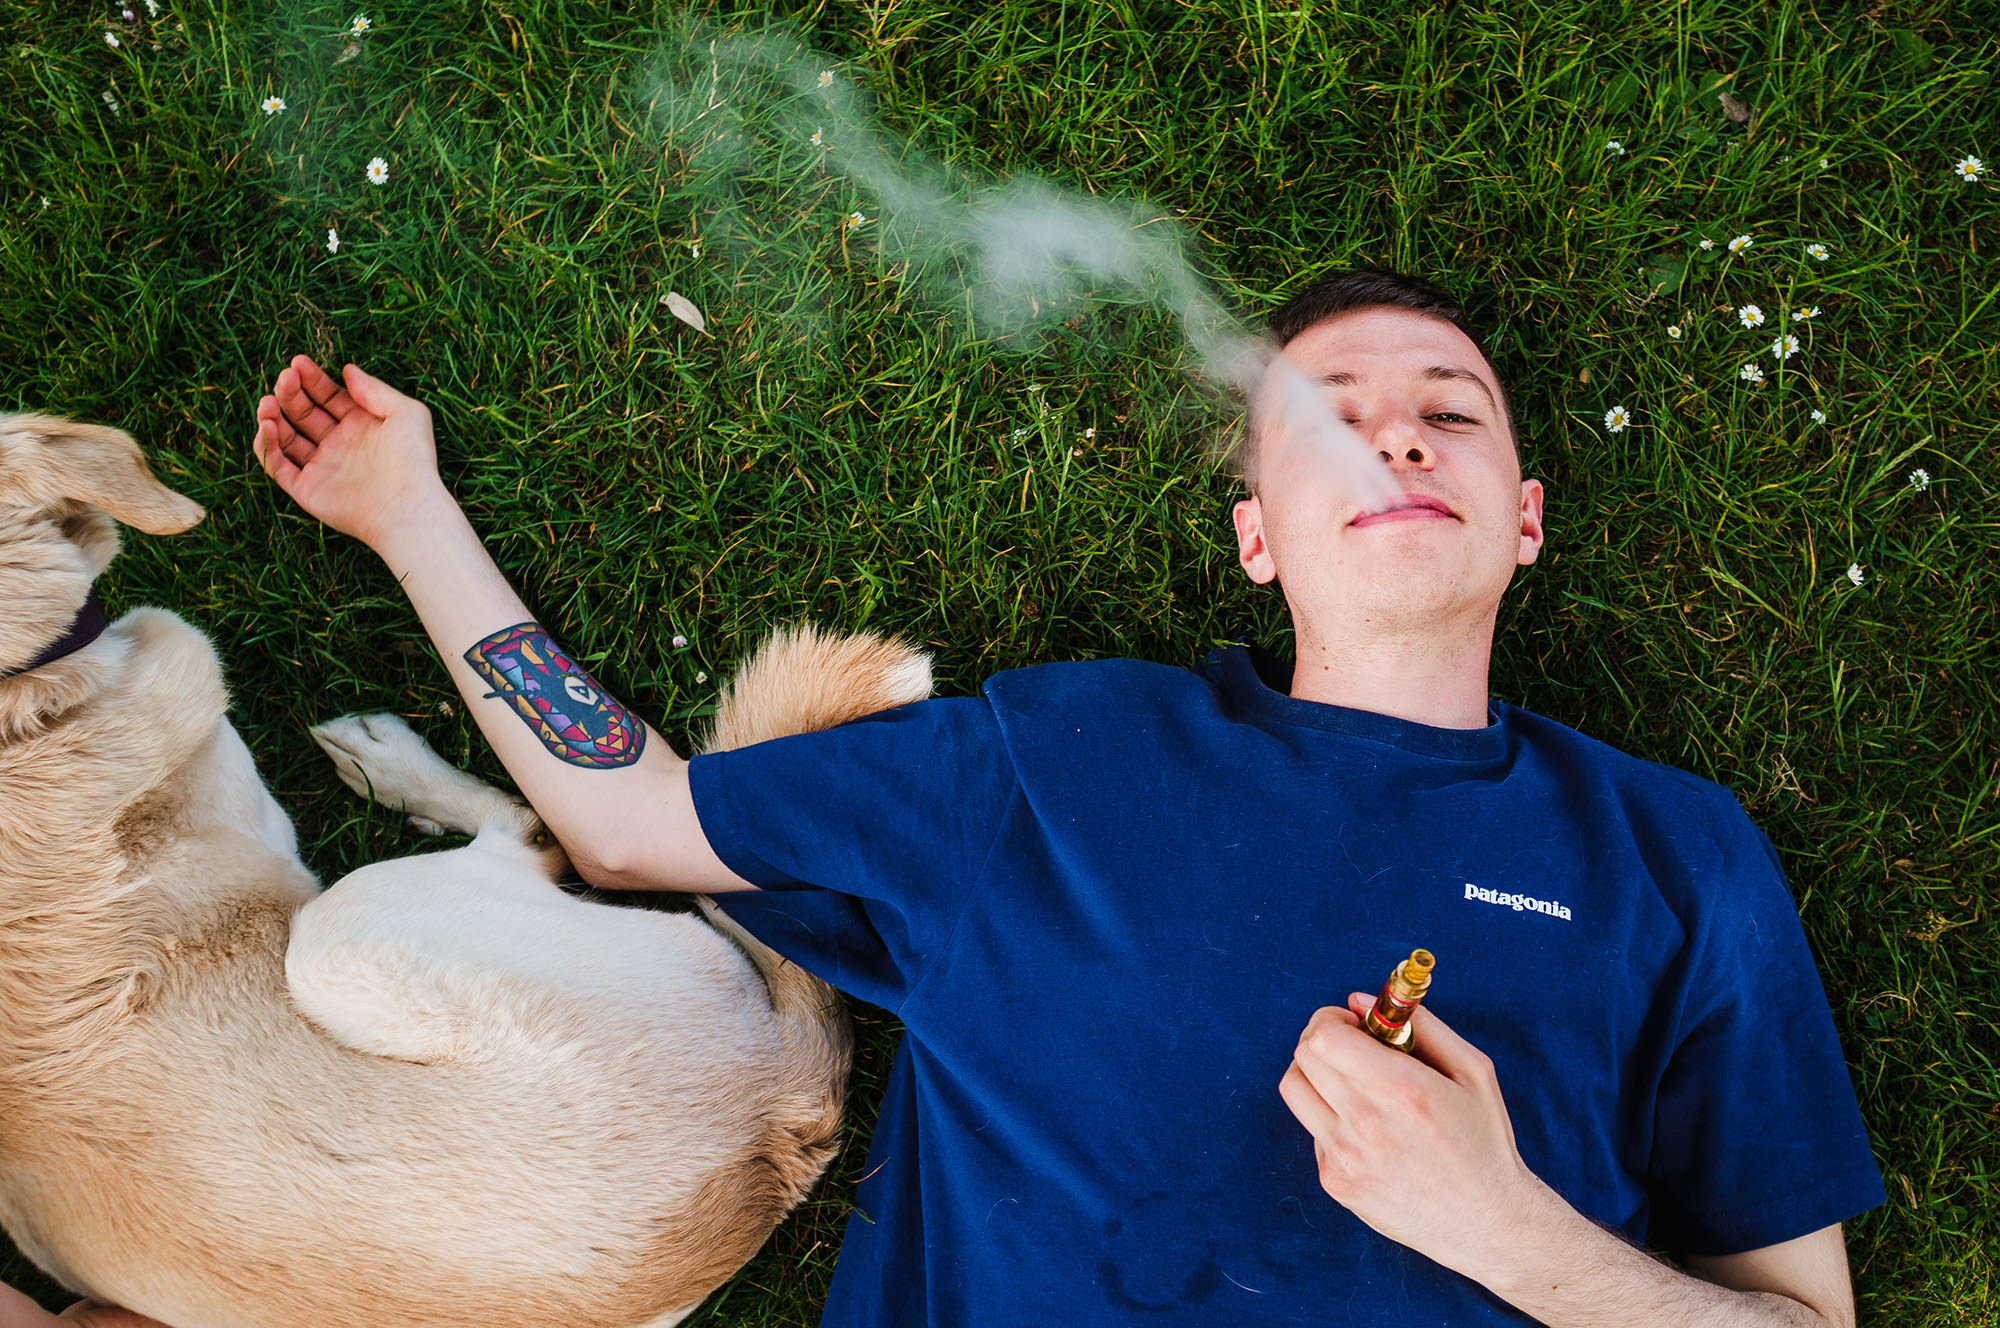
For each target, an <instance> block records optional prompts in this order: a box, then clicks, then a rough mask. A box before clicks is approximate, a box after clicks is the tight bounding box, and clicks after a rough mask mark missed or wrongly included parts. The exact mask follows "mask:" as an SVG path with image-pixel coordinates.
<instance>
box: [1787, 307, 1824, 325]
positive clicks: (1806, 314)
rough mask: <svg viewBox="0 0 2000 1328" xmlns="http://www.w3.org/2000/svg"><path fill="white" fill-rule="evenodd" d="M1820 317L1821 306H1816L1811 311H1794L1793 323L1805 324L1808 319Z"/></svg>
mask: <svg viewBox="0 0 2000 1328" xmlns="http://www.w3.org/2000/svg"><path fill="white" fill-rule="evenodd" d="M1818 317H1819V306H1818V305H1814V306H1813V307H1812V308H1810V309H1794V310H1792V321H1793V322H1794V323H1803V322H1805V321H1806V320H1807V319H1811V318H1818Z"/></svg>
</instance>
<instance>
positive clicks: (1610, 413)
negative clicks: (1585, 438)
mask: <svg viewBox="0 0 2000 1328" xmlns="http://www.w3.org/2000/svg"><path fill="white" fill-rule="evenodd" d="M1631 422H1632V412H1631V411H1629V410H1627V409H1625V408H1624V407H1623V406H1613V407H1612V408H1611V409H1610V410H1607V411H1605V412H1604V427H1605V430H1606V431H1607V432H1610V433H1623V432H1625V426H1626V425H1628V424H1630V423H1631Z"/></svg>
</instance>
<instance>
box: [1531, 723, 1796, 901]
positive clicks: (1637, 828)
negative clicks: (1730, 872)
mask: <svg viewBox="0 0 2000 1328" xmlns="http://www.w3.org/2000/svg"><path fill="white" fill-rule="evenodd" d="M1508 710H1509V714H1508V716H1507V718H1508V722H1509V723H1510V724H1512V725H1513V726H1514V729H1515V732H1516V733H1517V734H1518V735H1519V737H1520V740H1521V741H1522V743H1523V744H1524V745H1525V746H1528V747H1530V748H1532V749H1534V750H1536V751H1537V752H1539V753H1541V754H1542V756H1543V757H1544V758H1545V759H1551V760H1553V761H1554V762H1556V763H1557V764H1559V765H1561V766H1562V767H1563V768H1564V769H1566V770H1569V771H1571V772H1574V777H1575V778H1577V779H1579V780H1581V781H1582V782H1583V783H1584V784H1586V785H1587V786H1588V790H1587V791H1588V794H1589V796H1591V797H1593V798H1594V799H1596V800H1597V802H1598V804H1599V805H1600V806H1601V807H1602V808H1603V809H1604V811H1605V812H1606V813H1607V814H1615V815H1620V816H1622V817H1623V819H1624V820H1625V821H1626V822H1627V823H1628V824H1629V825H1631V826H1632V828H1633V830H1634V832H1635V833H1636V834H1637V835H1638V836H1639V837H1640V838H1642V839H1647V840H1650V841H1652V842H1653V843H1654V844H1656V845H1658V846H1660V847H1662V848H1665V847H1667V846H1672V847H1674V848H1675V849H1677V850H1678V852H1679V853H1681V854H1693V855H1695V856H1697V857H1701V858H1710V857H1711V855H1714V857H1715V858H1717V859H1719V860H1722V861H1728V862H1732V863H1734V864H1736V865H1738V866H1739V867H1740V866H1742V865H1746V864H1748V863H1753V862H1756V861H1758V860H1764V859H1770V858H1771V857H1772V850H1771V848H1770V841H1769V840H1767V839H1766V838H1765V837H1764V833H1763V832H1762V831H1761V830H1759V829H1758V828H1757V825H1756V823H1755V822H1754V821H1752V820H1751V818H1750V813H1749V812H1748V811H1747V810H1745V809H1744V806H1743V802H1742V800H1741V799H1739V798H1738V797H1737V796H1736V794H1735V793H1734V792H1733V791H1732V790H1731V789H1729V788H1728V787H1727V786H1726V785H1723V784H1720V783H1717V782H1716V781H1714V780H1712V779H1705V778H1703V777H1702V776H1700V775H1697V774H1694V773H1693V772H1691V771H1687V770H1683V769H1681V768H1679V767H1678V766H1672V765H1667V764H1666V763H1664V762H1661V761H1653V760H1648V759H1647V758H1645V757H1641V756H1634V755H1632V754H1631V753H1630V752H1627V751H1623V750H1621V749H1620V748H1617V747H1614V746H1612V745H1611V744H1610V743H1608V742H1604V741H1601V740H1600V739H1597V738H1593V737H1591V736H1589V735H1588V734H1586V733H1583V732H1581V731H1579V730H1577V729H1574V728H1571V727H1570V726H1569V725H1567V724H1563V723H1561V722H1559V721H1557V720H1553V719H1550V718H1548V717H1547V716H1546V715H1537V714H1535V713H1533V712H1532V711H1527V710H1522V709H1519V708H1518V707H1509V708H1508Z"/></svg>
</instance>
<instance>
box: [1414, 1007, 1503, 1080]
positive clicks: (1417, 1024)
mask: <svg viewBox="0 0 2000 1328" xmlns="http://www.w3.org/2000/svg"><path fill="white" fill-rule="evenodd" d="M1410 1050H1411V1051H1412V1052H1413V1053H1414V1054H1415V1055H1416V1058H1417V1059H1418V1060H1420V1061H1422V1062H1423V1063H1424V1064H1426V1065H1428V1066H1430V1067H1431V1068H1432V1069H1433V1070H1436V1071H1437V1072H1438V1073H1439V1074H1442V1075H1444V1076H1445V1077H1446V1078H1448V1079H1451V1080H1453V1081H1454V1082H1456V1083H1459V1084H1463V1085H1465V1086H1466V1087H1468V1088H1482V1089H1485V1088H1497V1087H1498V1084H1499V1081H1498V1079H1497V1078H1495V1076H1494V1073H1493V1060H1492V1058H1491V1057H1490V1056H1488V1055H1487V1054H1486V1053H1485V1052H1483V1051H1481V1050H1480V1049H1479V1048H1477V1047H1475V1046H1473V1045H1472V1044H1471V1043H1470V1042H1467V1041H1466V1040H1465V1039H1464V1038H1462V1037H1460V1036H1459V1035H1458V1034H1457V1033H1456V1032H1454V1031H1453V1030H1452V1027H1451V1025H1449V1024H1447V1023H1445V1021H1444V1020H1442V1019H1440V1018H1438V1017H1437V1016H1436V1015H1434V1014H1432V1013H1431V1012H1430V1011H1429V1010H1428V1009H1426V1008H1425V1007H1424V1006H1421V1005H1419V1006H1418V1007H1417V1009H1416V1012H1415V1013H1414V1014H1412V1015H1411V1016H1410Z"/></svg>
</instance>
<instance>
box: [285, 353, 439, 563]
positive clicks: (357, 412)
mask: <svg viewBox="0 0 2000 1328" xmlns="http://www.w3.org/2000/svg"><path fill="white" fill-rule="evenodd" d="M342 378H343V379H344V380H345V381H344V382H343V381H336V380H335V379H333V378H332V377H330V376H329V375H328V374H327V373H326V371H325V370H323V369H321V368H320V367H319V366H318V365H317V364H314V363H313V362H312V360H311V359H310V358H308V357H306V356H304V355H296V356H293V357H292V362H291V364H290V365H289V366H288V367H286V368H285V369H284V370H282V371H281V372H280V373H279V374H278V378H277V381H276V382H275V383H273V384H272V390H271V393H270V394H269V395H267V396H265V397H264V398H263V399H262V400H261V401H259V402H258V403H257V436H256V439H255V441H254V442H253V443H252V449H253V450H254V451H255V452H256V454H257V460H258V461H260V462H262V463H263V466H264V469H265V471H266V472H268V473H269V474H270V476H271V478H272V479H274V480H276V481H277V482H278V487H279V488H281V489H283V490H284V491H285V492H286V493H287V494H289V495H291V497H292V499H293V501H295V502H297V503H298V505H299V506H300V507H303V508H305V510H306V511H308V512H310V513H311V514H312V515H313V516H316V517H318V518H319V519H320V520H321V521H324V522H326V524H328V525H329V526H332V527H333V528H334V529H335V530H338V531H341V532H342V533H343V534H348V535H352V536H354V537H355V538H356V539H358V540H360V541H362V542H363V543H364V544H367V545H368V546H369V547H370V548H372V549H375V550H376V551H377V552H380V551H381V550H382V543H383V541H384V540H385V539H388V538H391V537H393V535H394V534H395V533H396V530H397V528H398V527H399V526H403V525H406V524H408V523H409V522H412V521H415V520H418V519H420V514H421V513H422V512H423V511H424V510H425V509H426V508H428V507H430V506H431V505H432V504H434V503H436V502H438V501H439V500H443V501H444V502H447V503H449V502H450V501H451V500H450V497H449V495H447V494H446V493H445V491H444V486H443V484H442V483H441V482H440V481H439V479H438V473H437V445H436V443H435V441H434V439H433V436H432V433H431V413H430V410H429V408H428V407H426V406H425V405H424V404H423V403H422V402H421V401H417V400H415V399H413V398H411V397H406V396H404V395H403V394H402V393H401V392H398V391H397V390H396V389H395V388H393V387H390V386H389V385H388V384H387V383H385V382H383V381H382V380H381V379H379V378H376V377H373V376H372V375H370V374H367V373H364V372H363V371H362V370H361V369H360V368H359V367H358V366H356V365H352V364H350V365H348V366H347V367H346V369H345V370H343V372H342Z"/></svg>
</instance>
